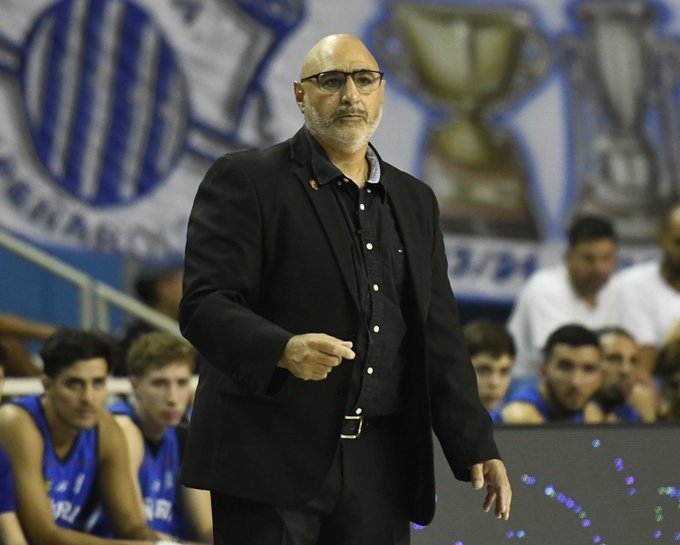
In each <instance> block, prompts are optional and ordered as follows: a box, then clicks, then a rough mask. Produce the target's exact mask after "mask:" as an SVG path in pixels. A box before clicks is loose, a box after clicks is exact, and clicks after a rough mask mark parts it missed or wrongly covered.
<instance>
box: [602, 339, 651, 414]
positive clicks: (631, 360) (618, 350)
mask: <svg viewBox="0 0 680 545" xmlns="http://www.w3.org/2000/svg"><path fill="white" fill-rule="evenodd" d="M597 338H598V339H599V341H600V348H601V350H602V373H603V377H604V379H603V382H602V387H601V388H600V390H599V391H598V392H597V394H596V395H595V400H596V401H597V403H598V405H599V406H600V409H602V412H603V413H604V416H605V421H606V422H654V421H655V420H656V391H655V389H654V387H653V386H652V385H651V384H649V383H648V382H646V381H641V380H639V378H638V373H637V371H638V346H637V343H636V342H635V339H633V337H632V336H631V335H630V333H628V332H627V331H626V330H625V329H622V328H618V327H609V328H605V329H601V330H600V331H598V332H597Z"/></svg>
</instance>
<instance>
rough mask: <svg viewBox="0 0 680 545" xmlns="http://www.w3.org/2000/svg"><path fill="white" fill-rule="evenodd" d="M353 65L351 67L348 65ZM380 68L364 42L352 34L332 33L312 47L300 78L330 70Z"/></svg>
mask: <svg viewBox="0 0 680 545" xmlns="http://www.w3.org/2000/svg"><path fill="white" fill-rule="evenodd" d="M350 65H351V69H348V66H350ZM357 68H365V69H368V70H378V62H377V61H376V60H375V57H373V55H372V54H371V52H370V51H369V50H368V48H367V47H366V46H365V45H364V43H363V42H362V41H361V40H360V39H359V38H357V37H356V36H353V35H351V34H331V35H330V36H326V37H325V38H322V39H321V40H319V41H318V42H317V43H316V44H315V45H314V47H312V48H311V49H310V50H309V52H308V53H307V55H306V56H305V58H304V60H303V61H302V67H301V68H300V79H303V78H306V77H308V76H311V75H313V74H317V73H319V72H325V71H328V70H347V71H350V70H355V69H357Z"/></svg>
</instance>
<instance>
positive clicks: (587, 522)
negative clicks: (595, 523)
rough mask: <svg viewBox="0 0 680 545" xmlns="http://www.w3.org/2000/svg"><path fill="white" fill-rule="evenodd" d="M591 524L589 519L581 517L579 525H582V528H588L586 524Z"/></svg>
mask: <svg viewBox="0 0 680 545" xmlns="http://www.w3.org/2000/svg"><path fill="white" fill-rule="evenodd" d="M591 524H592V522H591V521H590V519H583V522H582V523H581V526H583V527H584V528H588V526H590V525H591Z"/></svg>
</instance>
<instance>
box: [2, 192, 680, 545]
mask: <svg viewBox="0 0 680 545" xmlns="http://www.w3.org/2000/svg"><path fill="white" fill-rule="evenodd" d="M567 240H568V244H567V248H566V251H565V253H564V258H563V261H562V262H560V263H558V264H555V265H552V266H550V267H546V268H544V269H540V270H538V271H536V272H535V273H534V274H533V275H532V277H530V278H529V280H528V282H527V283H526V284H525V286H524V287H523V289H522V290H521V292H520V293H519V294H518V297H517V299H516V301H515V304H514V307H513V310H512V313H511V315H510V318H509V320H508V322H507V324H504V323H502V322H498V321H492V320H486V319H477V320H474V321H472V322H470V323H467V324H465V328H464V334H465V341H466V343H467V349H468V352H469V355H470V357H471V360H472V363H473V365H474V367H475V370H476V373H477V382H478V388H479V394H480V398H481V400H482V403H483V404H484V406H485V407H486V408H487V410H488V411H489V413H490V415H491V418H492V419H493V421H494V422H495V423H497V424H499V425H502V424H505V425H510V424H543V423H549V422H563V423H572V424H597V423H612V424H613V423H649V422H680V203H679V204H676V205H674V206H672V207H670V208H669V210H668V211H667V213H666V215H665V216H664V218H663V221H662V229H661V233H660V236H659V239H658V240H659V249H660V254H659V258H658V259H657V260H654V261H651V262H643V263H639V264H635V265H631V266H629V267H626V268H624V269H622V270H618V271H617V254H618V239H617V236H616V233H615V232H614V229H613V228H612V225H611V223H610V222H609V221H607V220H606V219H604V218H601V217H597V216H588V215H584V216H579V217H576V218H574V220H573V221H572V223H571V225H570V226H569V227H568V232H567ZM181 282H182V270H181V266H179V265H177V266H171V267H161V268H158V267H156V268H150V269H146V270H144V271H143V272H142V274H140V275H139V277H138V278H137V281H136V283H135V288H136V291H137V295H138V297H139V298H140V300H141V301H143V302H144V303H145V304H147V305H149V306H150V307H151V308H153V309H155V310H157V311H158V312H161V313H162V314H164V315H166V316H168V317H169V318H172V319H175V320H176V319H177V312H178V308H179V301H180V297H181ZM454 290H455V286H454ZM28 343H33V344H38V345H40V346H41V350H40V356H41V357H40V358H37V357H35V356H34V355H32V354H31V352H30V349H29V348H28ZM194 359H195V358H194V351H193V349H192V348H191V347H190V346H189V345H188V344H187V343H185V342H184V341H183V340H181V339H179V338H177V337H176V336H174V335H172V334H169V333H162V332H154V328H153V327H152V326H150V325H149V324H147V323H145V322H144V321H143V320H135V321H132V322H130V323H128V324H126V326H125V328H124V330H123V331H122V332H120V333H119V335H117V336H116V337H115V338H104V337H102V336H100V335H97V334H94V333H89V332H85V331H78V330H71V329H63V328H61V329H59V328H57V327H55V326H54V325H51V324H44V323H37V322H33V321H30V320H26V319H23V318H21V317H17V316H11V315H2V316H0V370H1V371H2V375H3V376H4V375H7V376H40V377H42V382H43V386H44V390H45V393H44V394H43V395H40V396H28V397H24V398H17V399H12V400H10V402H8V403H5V404H4V406H3V407H2V408H0V496H2V498H3V501H0V543H8V544H10V545H24V544H25V543H26V542H27V539H28V541H29V542H30V543H36V544H39V545H40V544H45V545H48V544H49V545H59V544H60V543H64V544H66V543H68V544H76V545H78V544H81V543H82V544H84V545H88V544H92V545H101V544H104V543H107V542H108V540H111V539H113V538H114V537H117V538H124V539H127V540H128V541H129V542H134V543H143V542H147V543H157V542H159V541H158V540H163V539H166V540H172V539H193V540H196V541H199V542H202V543H209V542H210V540H211V532H212V527H211V518H210V500H209V496H208V494H207V493H206V492H204V491H198V490H193V489H189V488H186V487H183V486H181V485H180V484H179V476H178V475H179V465H180V459H181V455H182V445H183V440H184V439H183V438H184V436H185V431H184V427H183V423H186V421H187V419H188V418H189V417H190V399H191V385H190V382H191V376H192V374H193V373H194V372H195V361H194ZM111 374H114V375H117V376H128V377H129V378H130V382H131V385H132V392H133V393H132V395H131V396H130V397H129V398H122V399H112V398H111V396H109V395H108V394H107V391H106V377H107V376H109V375H111ZM0 384H1V382H0ZM0 391H1V390H0ZM105 406H106V407H107V408H108V410H106V411H104V410H102V409H103V408H104V407H105ZM45 472H47V474H45ZM46 479H47V484H48V487H47V489H45V486H42V483H43V482H44V481H45V480H46ZM12 481H14V482H12ZM16 481H19V486H17V483H16ZM114 482H115V483H116V484H115V486H114V485H113V484H112V483H114ZM106 483H109V484H111V486H106ZM121 483H122V484H121ZM15 496H16V500H15V499H14V498H15ZM24 534H25V536H24ZM95 536H98V537H95ZM167 542H168V543H172V541H167ZM116 543H126V542H121V541H116Z"/></svg>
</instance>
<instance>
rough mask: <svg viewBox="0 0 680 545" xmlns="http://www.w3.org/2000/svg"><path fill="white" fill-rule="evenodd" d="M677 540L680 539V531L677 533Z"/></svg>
mask: <svg viewBox="0 0 680 545" xmlns="http://www.w3.org/2000/svg"><path fill="white" fill-rule="evenodd" d="M675 541H680V532H678V533H677V534H675Z"/></svg>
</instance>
